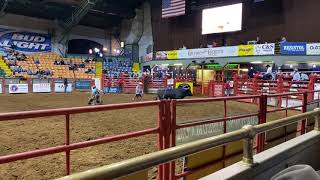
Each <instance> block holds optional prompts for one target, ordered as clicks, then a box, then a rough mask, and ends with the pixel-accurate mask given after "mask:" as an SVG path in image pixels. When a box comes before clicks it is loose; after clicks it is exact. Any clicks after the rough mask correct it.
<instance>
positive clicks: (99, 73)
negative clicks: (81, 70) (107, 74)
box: [96, 62, 102, 78]
mask: <svg viewBox="0 0 320 180" xmlns="http://www.w3.org/2000/svg"><path fill="white" fill-rule="evenodd" d="M101 76H102V62H97V63H96V77H97V78H101Z"/></svg>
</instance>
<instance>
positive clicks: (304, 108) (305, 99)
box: [300, 92, 308, 134]
mask: <svg viewBox="0 0 320 180" xmlns="http://www.w3.org/2000/svg"><path fill="white" fill-rule="evenodd" d="M307 105H308V93H307V92H304V93H303V99H302V112H303V113H305V112H307ZM300 132H301V134H304V133H306V120H305V119H304V120H302V121H301V127H300Z"/></svg>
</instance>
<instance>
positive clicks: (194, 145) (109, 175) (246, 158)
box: [59, 108, 320, 180]
mask: <svg viewBox="0 0 320 180" xmlns="http://www.w3.org/2000/svg"><path fill="white" fill-rule="evenodd" d="M319 115H320V109H319V108H317V109H315V110H314V111H311V112H306V113H303V114H299V115H295V116H291V117H287V118H283V119H280V120H277V121H273V122H268V123H264V124H259V125H256V126H251V125H246V126H244V127H243V128H242V129H240V130H237V131H233V132H230V133H226V134H222V135H218V136H214V137H210V138H206V139H202V140H198V141H194V142H191V143H187V144H183V145H180V146H176V147H172V148H169V149H165V150H162V151H158V152H154V153H150V154H147V155H143V156H139V157H136V158H133V159H129V160H125V161H122V162H119V163H115V164H111V165H108V166H103V167H99V168H96V169H92V170H89V171H85V172H81V173H77V174H73V175H70V176H66V177H62V178H60V179H59V180H71V179H82V180H84V179H96V180H98V179H114V178H119V177H122V176H125V175H128V174H132V173H135V172H138V171H142V170H145V169H148V168H151V167H154V166H156V165H159V164H162V163H166V162H170V161H173V160H175V159H178V158H181V157H184V156H188V155H191V154H194V153H197V152H200V151H204V150H208V149H211V148H214V147H217V146H221V145H224V144H227V143H231V142H234V141H238V140H243V159H242V162H243V163H244V164H245V165H247V166H252V165H254V158H253V154H254V151H253V139H254V137H255V136H256V135H257V134H259V133H263V132H266V131H270V130H273V129H276V128H280V127H283V126H286V125H289V124H293V123H296V122H298V121H301V120H302V119H307V118H314V119H315V128H314V129H315V130H317V131H319V130H320V127H319V120H320V119H319Z"/></svg>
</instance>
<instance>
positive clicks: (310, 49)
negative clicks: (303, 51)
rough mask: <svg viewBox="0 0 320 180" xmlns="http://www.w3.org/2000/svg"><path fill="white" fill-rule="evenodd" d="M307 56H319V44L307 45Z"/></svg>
mask: <svg viewBox="0 0 320 180" xmlns="http://www.w3.org/2000/svg"><path fill="white" fill-rule="evenodd" d="M307 55H320V43H311V44H307Z"/></svg>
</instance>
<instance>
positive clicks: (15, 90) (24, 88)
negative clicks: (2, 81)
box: [9, 84, 29, 94]
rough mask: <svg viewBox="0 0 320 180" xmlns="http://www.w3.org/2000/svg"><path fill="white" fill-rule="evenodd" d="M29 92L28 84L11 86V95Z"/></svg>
mask: <svg viewBox="0 0 320 180" xmlns="http://www.w3.org/2000/svg"><path fill="white" fill-rule="evenodd" d="M28 92H29V88H28V84H9V93H10V94H22V93H28Z"/></svg>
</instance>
